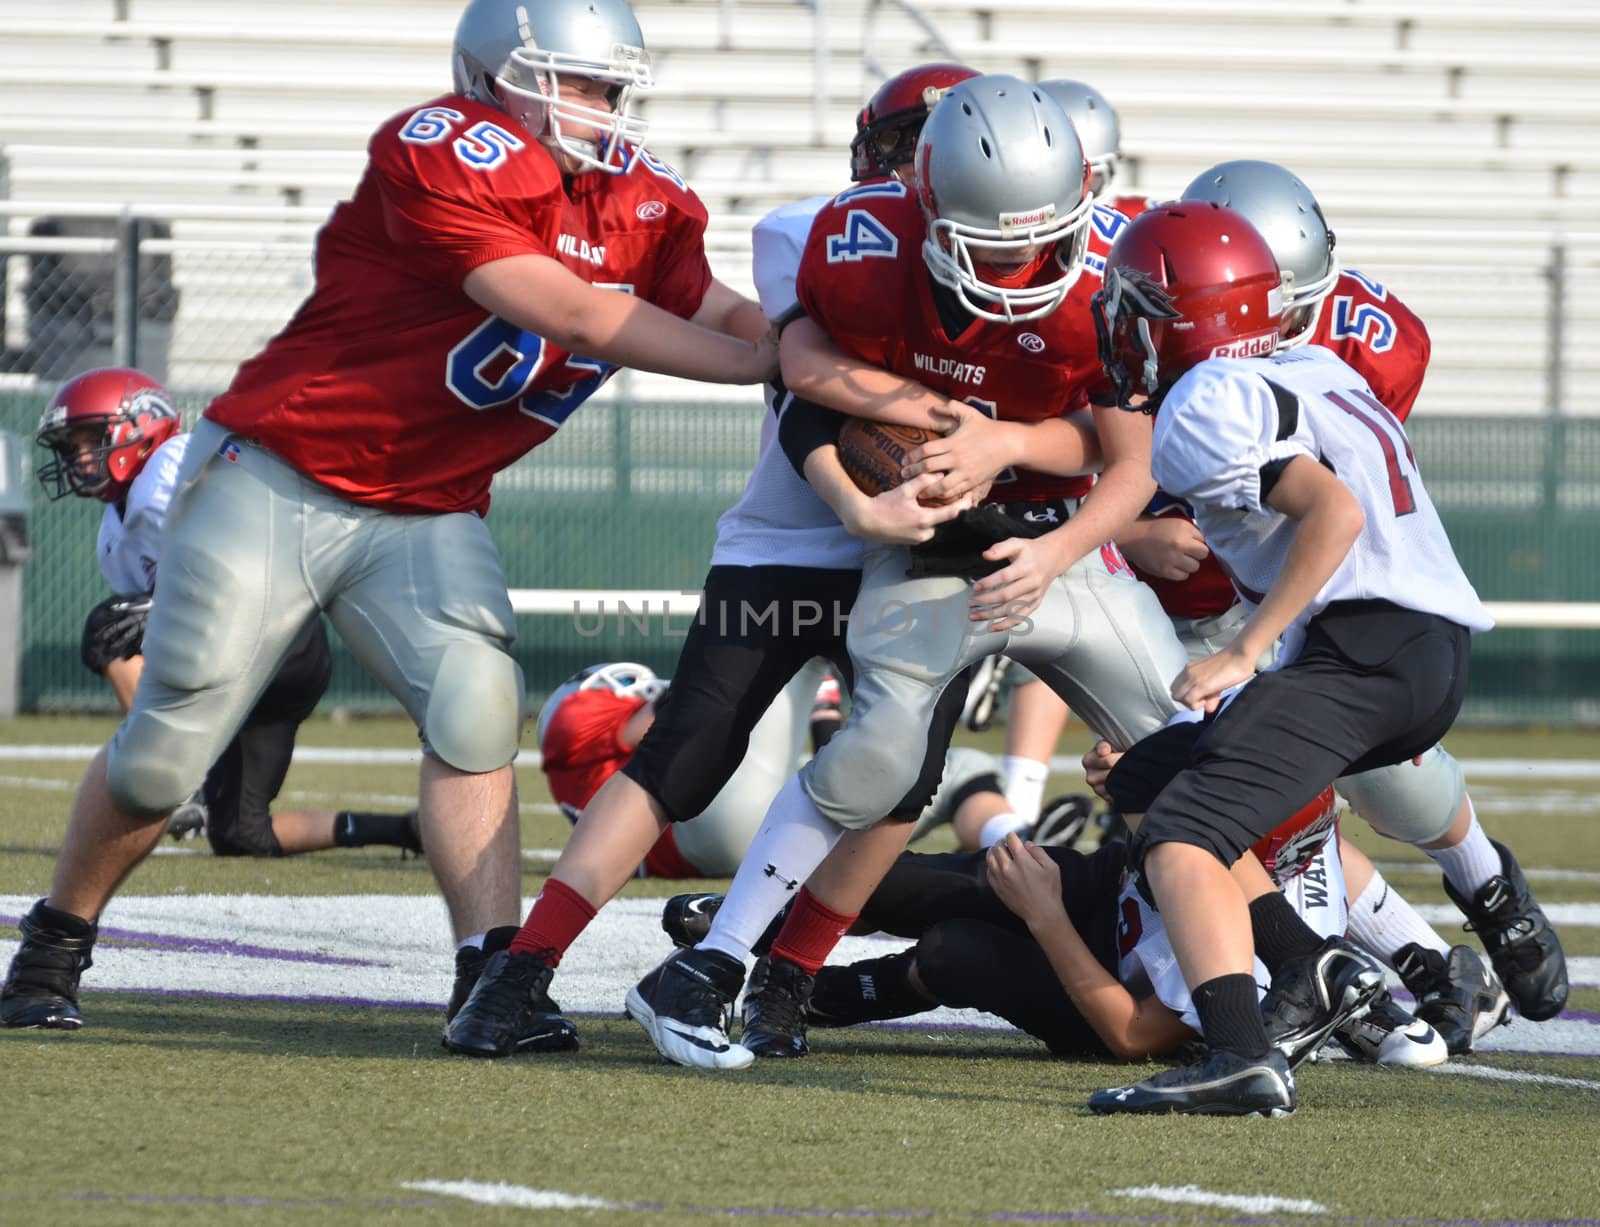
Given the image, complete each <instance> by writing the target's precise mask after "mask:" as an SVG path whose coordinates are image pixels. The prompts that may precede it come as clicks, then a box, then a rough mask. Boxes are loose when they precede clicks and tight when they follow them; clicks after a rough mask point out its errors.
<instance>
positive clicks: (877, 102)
mask: <svg viewBox="0 0 1600 1227" xmlns="http://www.w3.org/2000/svg"><path fill="white" fill-rule="evenodd" d="M977 75H978V74H977V72H975V71H974V70H973V69H971V68H968V67H966V66H965V65H964V64H919V65H918V66H917V67H916V68H908V69H906V70H905V71H904V72H902V73H896V74H895V75H894V76H892V77H890V78H889V79H888V80H887V81H885V82H884V83H883V84H882V85H880V86H878V92H877V93H875V94H873V95H872V97H871V98H869V99H867V105H866V106H864V107H862V108H861V113H860V114H859V115H857V116H856V134H855V138H854V139H853V140H852V141H851V142H850V178H851V180H852V181H853V182H855V183H860V182H861V181H862V180H864V179H882V178H885V177H887V176H889V175H892V174H894V172H895V168H896V167H899V166H903V165H905V164H906V163H907V162H910V161H911V156H912V154H914V153H915V152H916V148H917V137H918V135H919V134H920V133H921V132H922V122H923V120H925V119H927V118H928V112H929V111H931V110H933V106H934V103H936V102H938V101H939V99H941V98H943V97H944V96H945V93H946V92H947V91H948V90H949V89H950V87H951V86H952V85H959V84H961V82H963V81H970V80H971V79H972V78H973V77H976V76H977Z"/></svg>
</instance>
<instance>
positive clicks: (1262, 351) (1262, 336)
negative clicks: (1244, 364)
mask: <svg viewBox="0 0 1600 1227" xmlns="http://www.w3.org/2000/svg"><path fill="white" fill-rule="evenodd" d="M1277 348H1278V334H1277V333H1276V332H1263V333H1259V334H1257V335H1256V336H1253V337H1240V338H1239V339H1238V340H1236V341H1229V342H1228V343H1227V344H1226V345H1218V346H1216V347H1214V348H1213V349H1212V351H1211V356H1212V357H1213V358H1264V357H1266V356H1267V355H1268V354H1270V353H1271V352H1272V351H1273V350H1275V349H1277Z"/></svg>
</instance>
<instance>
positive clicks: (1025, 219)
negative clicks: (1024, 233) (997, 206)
mask: <svg viewBox="0 0 1600 1227" xmlns="http://www.w3.org/2000/svg"><path fill="white" fill-rule="evenodd" d="M1055 219H1056V207H1055V205H1053V204H1047V205H1041V206H1040V207H1039V208H1037V209H1026V210H1024V211H1023V212H1021V213H1002V214H1001V215H1000V233H1001V234H1004V235H1010V234H1011V233H1012V231H1015V230H1031V229H1033V227H1035V226H1042V225H1044V224H1045V223H1046V222H1053V221H1055Z"/></svg>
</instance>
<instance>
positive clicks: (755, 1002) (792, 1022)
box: [739, 956, 815, 1057]
mask: <svg viewBox="0 0 1600 1227" xmlns="http://www.w3.org/2000/svg"><path fill="white" fill-rule="evenodd" d="M814 982H815V977H814V976H812V975H811V974H810V973H809V972H807V971H806V970H805V969H804V968H803V967H801V966H800V965H799V964H797V963H791V962H790V961H789V960H788V959H774V958H771V957H770V956H769V957H767V958H762V959H757V960H756V965H755V967H754V968H753V969H752V970H751V972H750V986H749V988H748V989H747V990H746V992H745V995H744V1031H743V1033H741V1034H740V1036H739V1043H740V1044H742V1045H743V1046H744V1047H746V1048H748V1049H749V1050H750V1051H751V1052H753V1053H755V1054H756V1056H758V1057H803V1056H806V1055H807V1054H808V1053H809V1052H810V1051H811V1049H810V1047H809V1046H808V1045H807V1044H806V1013H807V1010H808V1008H809V1005H810V1001H811V987H812V984H813V983H814Z"/></svg>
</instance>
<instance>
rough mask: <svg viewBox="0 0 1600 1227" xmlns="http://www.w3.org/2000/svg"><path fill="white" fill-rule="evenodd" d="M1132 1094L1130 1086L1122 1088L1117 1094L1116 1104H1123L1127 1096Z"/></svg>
mask: <svg viewBox="0 0 1600 1227" xmlns="http://www.w3.org/2000/svg"><path fill="white" fill-rule="evenodd" d="M1132 1094H1133V1088H1132V1087H1131V1086H1125V1087H1123V1088H1122V1089H1121V1090H1120V1091H1118V1092H1117V1102H1118V1103H1125V1102H1126V1101H1127V1099H1128V1096H1130V1095H1132Z"/></svg>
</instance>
